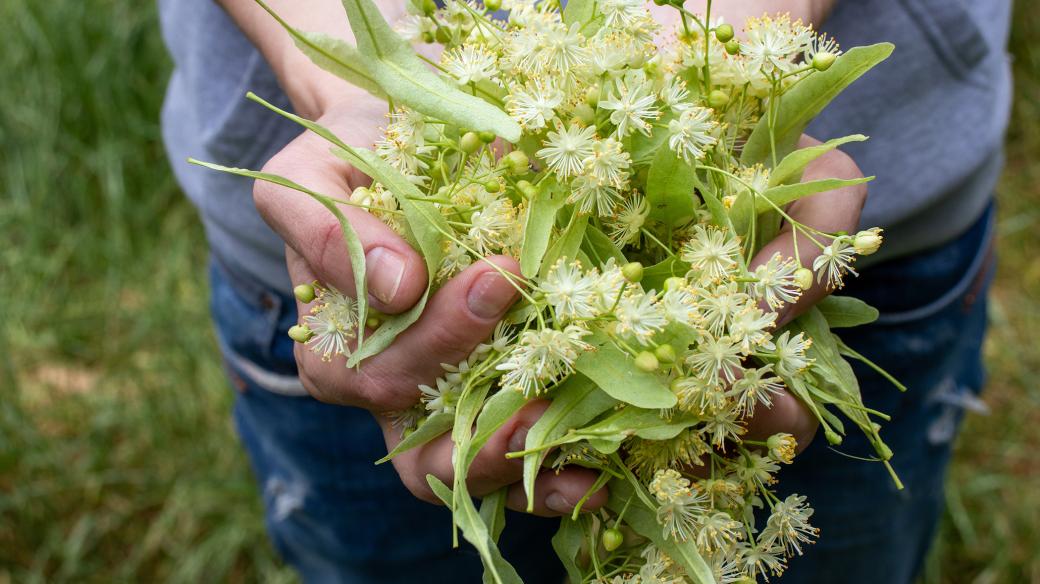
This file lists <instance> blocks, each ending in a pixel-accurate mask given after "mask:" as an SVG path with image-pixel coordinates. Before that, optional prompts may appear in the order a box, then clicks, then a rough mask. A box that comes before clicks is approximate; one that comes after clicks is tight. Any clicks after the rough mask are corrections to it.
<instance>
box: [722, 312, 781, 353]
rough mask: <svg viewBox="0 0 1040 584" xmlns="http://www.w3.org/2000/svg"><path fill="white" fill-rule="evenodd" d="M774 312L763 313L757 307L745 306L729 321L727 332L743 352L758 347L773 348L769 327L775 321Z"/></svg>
mask: <svg viewBox="0 0 1040 584" xmlns="http://www.w3.org/2000/svg"><path fill="white" fill-rule="evenodd" d="M776 316H777V314H776V313H775V312H769V313H765V312H762V311H761V310H760V309H759V308H757V307H750V306H749V307H746V308H745V309H744V310H742V311H740V312H738V313H737V314H736V315H735V316H734V317H733V318H732V320H731V321H730V324H729V334H730V336H731V337H733V340H734V341H736V342H737V344H738V345H740V348H741V350H742V351H744V352H745V353H751V352H752V351H754V350H755V349H756V348H758V347H765V348H767V349H772V348H773V341H772V338H773V337H772V334H771V332H770V329H772V327H773V325H774V324H775V323H776Z"/></svg>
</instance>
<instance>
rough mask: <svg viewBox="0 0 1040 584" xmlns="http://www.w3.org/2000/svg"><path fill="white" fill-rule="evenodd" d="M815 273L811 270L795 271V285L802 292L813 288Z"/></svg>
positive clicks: (799, 269) (801, 269) (800, 269)
mask: <svg viewBox="0 0 1040 584" xmlns="http://www.w3.org/2000/svg"><path fill="white" fill-rule="evenodd" d="M812 280H813V273H812V270H810V269H809V268H798V269H797V270H795V271H794V283H795V284H797V285H798V287H799V288H801V289H802V290H808V289H809V288H812Z"/></svg>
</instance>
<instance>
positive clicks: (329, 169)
mask: <svg viewBox="0 0 1040 584" xmlns="http://www.w3.org/2000/svg"><path fill="white" fill-rule="evenodd" d="M385 111H386V105H385V104H383V103H382V102H379V101H377V100H375V99H372V98H369V97H367V96H365V95H360V94H358V95H356V96H355V97H354V98H353V99H350V100H345V101H344V102H343V103H341V104H339V105H337V106H333V107H331V108H330V109H328V110H327V111H326V113H325V114H324V115H322V116H321V117H320V119H318V120H317V121H318V122H319V123H320V124H322V125H324V126H326V127H327V128H329V129H331V130H332V131H333V132H334V133H336V134H337V135H338V136H340V137H341V138H342V139H343V140H344V141H346V142H347V143H349V144H354V145H358V146H370V145H371V144H372V143H373V142H374V140H375V139H376V138H377V137H378V133H379V127H378V126H379V121H380V120H382V119H384V118H383V116H384V114H385ZM264 171H265V172H270V173H275V174H279V175H282V176H284V177H287V178H289V179H291V180H293V181H295V182H297V183H299V184H302V185H305V186H307V187H308V188H310V189H312V190H314V191H317V192H320V193H322V194H325V195H328V196H331V197H334V198H339V199H347V198H348V197H349V194H350V192H351V190H353V189H354V188H356V187H358V186H362V185H365V184H367V182H368V179H367V178H366V177H364V176H363V175H362V174H361V173H359V172H358V171H357V170H356V169H354V168H353V167H351V166H350V165H348V164H347V163H345V162H343V161H342V160H339V159H338V158H336V157H335V156H334V155H333V154H332V153H331V152H330V151H329V144H328V143H327V142H326V141H324V140H323V139H322V138H320V137H319V136H317V135H315V134H313V133H310V132H307V133H304V134H302V135H301V136H300V137H298V138H297V139H296V140H294V141H293V142H291V143H290V144H289V145H287V146H286V147H285V149H283V150H282V151H281V152H279V153H278V154H277V155H276V156H275V157H274V158H272V159H271V161H270V162H269V163H268V164H267V165H266V166H265V167H264ZM254 200H255V203H256V206H257V208H258V209H259V211H260V213H261V215H262V216H263V217H264V219H265V220H266V221H267V223H268V224H269V225H270V226H271V227H272V228H273V229H274V230H275V231H276V232H277V233H278V234H279V235H280V236H281V237H282V239H283V240H284V241H285V242H286V260H287V265H288V269H289V275H290V277H291V279H292V281H293V282H297V283H301V282H311V281H314V280H318V281H320V282H323V283H324V284H326V285H329V286H333V287H335V288H337V289H338V290H340V291H342V292H344V293H346V294H348V295H353V294H354V292H355V290H354V284H353V282H354V280H353V273H352V271H351V263H350V258H349V255H348V253H347V248H346V245H345V243H344V242H343V239H342V234H341V230H340V226H339V223H338V222H337V220H336V218H335V217H334V216H333V215H332V214H331V213H329V211H328V210H327V209H325V208H324V207H323V206H322V205H321V204H320V203H317V202H316V201H314V200H312V199H310V198H309V197H306V196H303V195H300V194H299V193H296V192H293V191H291V190H289V189H287V188H285V187H281V186H278V185H274V184H271V183H265V182H257V183H256V186H255V187H254ZM340 209H341V211H342V212H343V214H344V215H345V216H346V217H347V219H348V220H349V221H350V223H351V225H352V227H353V228H354V230H355V231H356V232H357V234H358V237H359V238H360V240H361V243H362V246H363V247H364V252H365V260H366V264H367V269H366V285H367V287H368V291H369V300H370V302H371V304H372V306H373V307H374V308H375V309H377V310H379V311H380V312H383V313H386V314H396V313H400V312H402V311H404V310H407V309H408V308H410V307H411V306H412V305H414V304H415V302H416V301H417V300H418V299H419V298H420V297H421V296H422V294H423V292H424V291H425V289H426V285H427V274H426V268H425V264H424V262H423V260H422V258H421V257H420V256H419V254H418V253H416V251H415V250H414V249H412V247H411V246H410V245H408V243H407V242H406V241H404V240H403V239H402V238H401V237H399V236H398V235H397V234H396V233H394V232H393V231H392V230H391V229H390V228H389V227H387V226H386V225H385V224H383V223H382V222H381V221H380V220H379V219H378V218H376V217H374V216H372V215H370V214H368V213H367V212H365V211H363V210H361V209H358V208H356V207H350V206H346V205H341V206H340ZM492 264H494V265H492ZM495 266H497V267H498V268H500V269H503V270H509V271H511V272H514V273H519V266H518V265H517V263H516V261H515V260H513V259H512V258H508V257H504V256H495V257H491V258H487V259H486V261H480V262H475V263H474V264H473V265H472V266H470V267H469V268H468V269H466V270H465V271H463V272H462V273H460V274H458V275H457V276H455V277H454V278H453V279H452V280H450V281H449V282H447V283H446V284H444V285H443V286H442V287H441V288H440V289H438V290H437V292H436V293H435V294H434V295H433V296H432V297H431V298H430V300H429V303H428V304H427V306H426V309H425V310H424V311H423V314H422V316H421V317H420V318H419V320H418V321H417V322H416V323H415V324H413V325H412V326H411V327H409V328H408V329H407V330H406V331H404V332H403V333H402V334H401V335H400V336H398V338H397V339H396V340H395V341H394V342H393V343H392V344H391V345H390V346H389V347H388V348H387V349H385V350H384V351H382V352H381V353H379V354H378V355H375V356H373V357H371V358H369V359H366V360H365V361H364V362H363V363H362V364H361V366H360V367H358V368H347V367H345V364H344V362H343V359H342V358H335V359H333V360H332V361H331V362H326V361H322V359H321V357H320V356H319V355H316V354H315V353H313V352H312V351H310V350H309V349H308V348H307V347H306V346H304V345H297V346H296V361H297V364H298V365H299V372H300V380H301V381H302V382H303V385H304V387H305V388H306V389H307V391H308V392H309V393H310V394H311V395H312V396H313V397H315V398H316V399H318V400H320V401H323V402H328V403H332V404H340V405H347V406H355V407H360V408H364V409H367V410H370V411H371V412H373V414H375V415H376V419H377V420H378V421H379V423H380V426H381V427H382V429H383V434H384V437H385V439H386V442H387V448H388V450H389V449H392V448H393V447H394V446H395V445H396V444H397V443H398V442H400V440H401V434H400V430H399V429H398V428H395V427H394V426H393V425H392V424H391V423H390V422H389V418H388V416H387V415H386V414H389V413H391V412H394V411H399V410H403V409H406V408H408V407H411V406H413V405H414V404H415V403H416V402H417V401H418V400H419V395H420V392H419V389H418V386H419V385H420V384H433V383H434V381H435V380H436V378H437V377H439V376H441V375H442V374H443V369H442V367H441V364H442V363H447V364H454V363H458V362H460V361H462V360H464V359H465V358H466V357H467V356H468V355H469V354H470V352H471V351H472V350H473V349H474V348H475V347H476V346H477V344H479V343H480V342H482V341H484V340H486V339H487V338H488V337H489V336H490V335H491V333H492V332H493V330H494V328H495V325H496V324H497V323H498V322H499V320H500V319H501V318H502V316H503V315H504V314H505V312H506V311H507V310H508V309H509V307H510V306H511V305H512V304H513V303H514V302H515V301H516V299H517V297H518V292H517V290H516V288H515V287H514V285H513V284H512V283H511V282H509V281H508V280H507V279H506V278H505V277H504V276H502V275H501V274H500V273H499V272H498V271H497V270H496V269H495ZM297 308H298V309H299V310H300V313H301V314H302V313H303V312H304V311H306V308H305V307H304V306H303V305H298V307H297ZM545 407H546V404H545V403H544V402H533V403H531V404H528V405H527V406H526V407H524V408H523V409H522V410H521V411H520V412H519V413H518V414H517V415H515V416H514V417H513V418H512V419H511V420H509V421H508V422H506V424H505V425H503V427H502V428H501V429H499V431H498V432H496V433H495V434H494V435H493V436H492V437H491V439H490V440H489V441H488V443H487V445H486V446H485V447H484V448H483V449H482V450H481V451H480V453H479V454H478V455H477V457H476V459H475V461H474V463H473V466H472V467H471V469H470V472H469V477H468V478H469V481H468V486H469V488H470V492H471V493H472V494H474V495H477V496H479V495H483V494H486V493H490V492H492V491H495V490H497V489H500V488H502V487H507V486H508V487H509V496H508V498H507V504H508V506H509V507H510V508H513V509H518V510H523V509H526V507H527V500H526V497H525V495H524V493H523V489H522V488H521V487H520V485H519V484H517V482H518V481H519V480H520V479H521V477H522V461H520V460H516V459H514V460H509V459H506V457H505V454H506V453H507V452H510V451H513V450H520V449H522V447H523V439H524V437H525V436H526V433H527V430H528V429H529V428H530V427H531V426H532V425H533V424H534V423H535V421H537V419H538V417H539V416H540V415H541V413H542V412H543V411H544V409H545ZM329 447H330V448H335V447H336V446H335V445H332V444H330V445H329ZM451 458H452V442H451V438H450V436H449V435H443V436H441V437H439V438H437V439H435V440H433V441H432V442H430V443H428V444H426V445H424V446H422V447H418V448H415V449H413V450H411V451H409V452H406V453H403V454H401V455H399V456H397V457H396V458H395V459H393V464H394V467H395V468H396V470H397V472H398V474H399V475H400V477H401V480H402V482H403V483H404V484H405V486H406V487H407V488H408V489H409V490H410V491H411V492H412V493H413V494H415V495H416V496H417V497H419V498H421V499H424V500H426V501H430V502H437V499H436V497H435V496H434V495H433V493H432V492H431V490H430V488H429V486H428V484H427V481H426V475H427V474H432V475H434V476H436V477H437V478H439V479H441V480H442V481H443V482H445V483H446V484H451V482H452V479H453V470H452V463H451ZM595 480H596V473H594V472H593V471H590V470H587V469H582V468H573V469H565V470H563V471H562V472H560V473H552V472H546V473H543V474H542V475H541V476H539V477H538V480H537V482H536V486H535V501H534V503H535V505H534V512H535V513H536V514H539V515H560V514H564V513H569V512H570V511H571V509H572V508H573V506H574V504H575V503H576V502H577V501H578V500H579V499H580V498H581V497H582V496H583V495H584V494H585V492H586V491H587V490H588V489H589V488H591V486H592V484H593V483H594V482H595ZM605 502H606V493H605V491H600V492H599V493H597V494H596V495H594V496H593V497H592V498H591V499H590V500H589V501H588V502H587V503H586V504H585V505H584V507H585V508H586V509H590V510H591V509H595V508H597V507H599V506H601V505H603V504H604V503H605Z"/></svg>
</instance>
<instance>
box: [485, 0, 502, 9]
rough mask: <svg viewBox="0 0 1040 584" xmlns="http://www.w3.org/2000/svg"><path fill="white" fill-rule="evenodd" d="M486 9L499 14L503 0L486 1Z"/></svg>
mask: <svg viewBox="0 0 1040 584" xmlns="http://www.w3.org/2000/svg"><path fill="white" fill-rule="evenodd" d="M484 8H487V9H488V10H490V11H491V12H497V11H498V10H500V9H501V8H502V0H484Z"/></svg>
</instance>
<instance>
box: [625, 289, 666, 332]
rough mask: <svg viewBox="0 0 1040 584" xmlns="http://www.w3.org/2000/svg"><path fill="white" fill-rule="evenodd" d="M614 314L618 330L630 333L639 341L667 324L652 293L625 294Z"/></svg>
mask: <svg viewBox="0 0 1040 584" xmlns="http://www.w3.org/2000/svg"><path fill="white" fill-rule="evenodd" d="M614 314H615V315H616V316H617V319H618V330H620V331H621V332H622V333H631V334H633V335H635V336H636V337H637V338H638V339H640V340H641V341H647V340H649V339H650V337H652V336H653V335H654V333H656V332H658V331H660V330H661V329H663V328H664V327H665V325H667V324H668V319H667V318H666V317H665V314H664V312H663V311H662V310H661V307H660V306H659V305H658V304H657V303H656V302H655V299H654V296H653V294H642V293H636V294H627V295H625V296H624V297H623V298H622V299H621V300H620V301H619V302H618V305H617V308H616V309H615V311H614Z"/></svg>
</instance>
